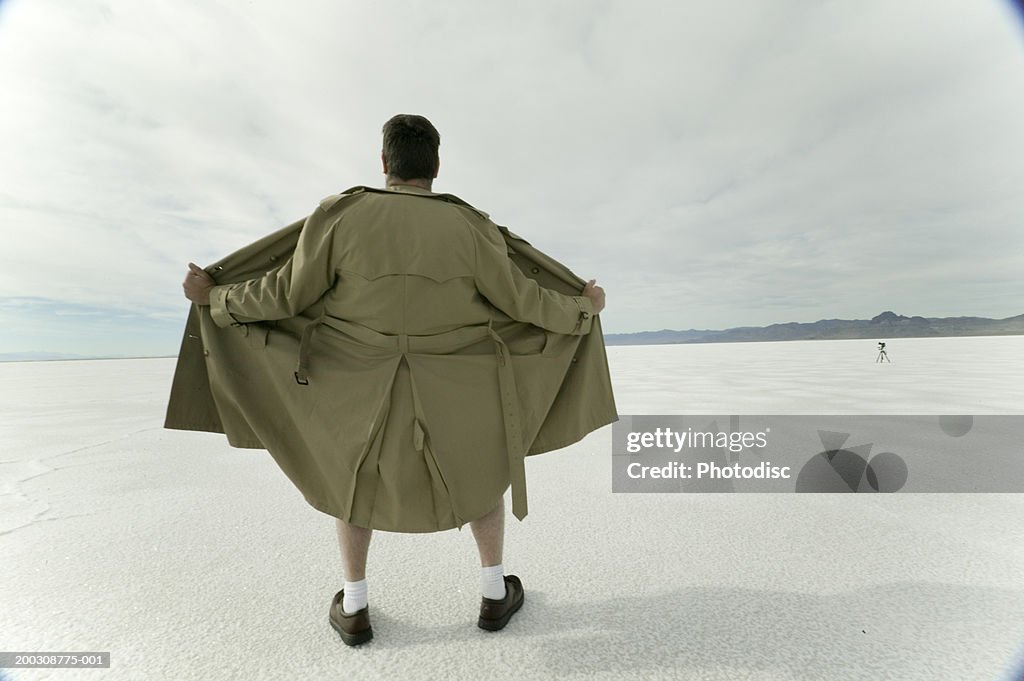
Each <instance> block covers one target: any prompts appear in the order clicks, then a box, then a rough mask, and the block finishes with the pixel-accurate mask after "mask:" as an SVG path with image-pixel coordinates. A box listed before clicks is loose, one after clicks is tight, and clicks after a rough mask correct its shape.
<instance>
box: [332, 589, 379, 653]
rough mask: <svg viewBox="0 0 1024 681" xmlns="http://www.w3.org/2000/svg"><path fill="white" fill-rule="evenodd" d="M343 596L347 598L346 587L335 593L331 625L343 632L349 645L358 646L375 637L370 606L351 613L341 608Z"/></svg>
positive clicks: (343, 636) (344, 638)
mask: <svg viewBox="0 0 1024 681" xmlns="http://www.w3.org/2000/svg"><path fill="white" fill-rule="evenodd" d="M343 598H345V590H344V589H342V590H341V591H339V592H338V593H336V594H334V600H333V601H331V610H330V612H329V613H328V619H329V620H330V622H331V626H332V627H334V630H335V631H337V632H338V633H339V634H341V640H342V641H344V642H345V643H346V644H347V645H350V646H357V645H359V644H360V643H366V642H367V641H369V640H370V639H371V638H373V629H372V628H371V627H370V606H366V607H365V608H363V609H362V610H357V611H356V612H354V613H352V614H351V615H349V614H348V613H346V612H345V611H344V610H342V609H341V600H342V599H343Z"/></svg>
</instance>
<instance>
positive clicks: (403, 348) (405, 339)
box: [398, 333, 409, 355]
mask: <svg viewBox="0 0 1024 681" xmlns="http://www.w3.org/2000/svg"><path fill="white" fill-rule="evenodd" d="M398 351H399V352H400V353H402V354H403V355H404V354H406V353H408V352H409V336H408V335H406V334H404V333H400V334H398Z"/></svg>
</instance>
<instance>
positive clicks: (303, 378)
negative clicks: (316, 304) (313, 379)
mask: <svg viewBox="0 0 1024 681" xmlns="http://www.w3.org/2000/svg"><path fill="white" fill-rule="evenodd" d="M323 320H324V315H323V314H321V315H320V316H319V317H317V318H316V319H315V320H314V321H312V322H310V323H309V324H306V327H305V328H304V329H302V337H301V338H300V339H299V359H298V362H297V363H296V365H295V382H296V383H298V384H299V385H309V344H310V341H311V340H312V339H313V332H314V331H316V327H318V326H320V324H321V323H322V322H323Z"/></svg>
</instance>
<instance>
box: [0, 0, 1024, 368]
mask: <svg viewBox="0 0 1024 681" xmlns="http://www.w3.org/2000/svg"><path fill="white" fill-rule="evenodd" d="M0 87H2V90H0V92H2V93H3V95H2V96H3V105H2V106H0V145H2V147H0V149H2V159H3V162H2V163H0V225H2V230H3V242H2V246H3V247H2V248H0V328H2V329H3V334H2V335H0V353H12V352H26V351H37V352H66V353H80V354H101V355H103V354H127V355H153V354H156V355H167V354H174V353H176V352H177V348H178V344H179V342H180V338H181V332H182V328H183V322H184V318H185V314H186V312H187V309H188V302H187V301H186V300H185V299H184V298H183V296H182V293H181V280H182V279H183V277H184V273H185V263H186V262H187V261H189V260H194V261H196V262H199V263H200V264H209V263H211V262H213V261H214V260H217V259H219V258H220V257H222V256H224V255H226V254H227V253H229V252H231V251H233V250H235V249H237V248H239V247H241V246H243V245H245V244H247V243H249V242H251V241H253V240H255V239H256V238H258V237H260V236H262V235H264V234H266V233H268V232H270V231H273V230H275V229H277V228H279V227H281V226H283V225H285V224H287V223H289V222H292V221H294V220H296V219H298V218H300V217H302V216H304V215H306V214H307V213H309V212H310V211H311V210H312V208H313V207H314V206H315V205H316V203H317V201H319V199H320V198H322V197H323V196H326V195H328V194H331V193H335V192H337V191H341V190H343V189H345V188H347V187H350V186H353V185H357V184H370V185H380V184H382V182H383V176H382V175H381V174H380V168H379V153H380V127H381V125H382V124H383V122H384V121H385V120H386V119H387V118H389V117H390V116H391V115H393V114H395V113H420V114H423V115H426V116H427V117H429V118H430V119H431V120H432V121H433V122H434V124H435V125H436V126H437V127H438V129H439V130H440V132H441V137H442V140H441V155H442V161H441V174H440V176H439V178H438V179H437V181H436V182H435V185H434V189H435V190H436V191H444V192H451V193H454V194H457V195H459V196H461V197H462V198H464V199H465V200H467V201H469V202H470V203H473V204H474V205H477V206H478V207H480V208H482V209H483V210H485V211H487V212H489V213H490V214H491V217H492V218H493V219H494V220H495V221H496V222H498V223H499V224H504V225H507V226H508V227H510V228H511V229H512V230H513V231H514V232H516V233H518V234H520V235H522V236H524V237H526V238H527V239H528V240H530V241H531V242H532V243H533V244H534V245H536V246H538V247H540V248H541V249H542V250H545V251H546V252H548V253H550V254H551V255H553V256H555V257H556V258H558V259H559V260H561V261H562V262H564V263H565V264H567V265H568V266H569V267H570V268H572V269H573V270H574V271H575V272H577V273H578V274H579V275H580V276H583V277H584V278H591V277H596V278H597V279H598V282H599V283H600V284H602V285H603V286H604V287H605V288H606V290H607V292H608V301H609V302H608V308H607V310H606V312H605V313H604V314H603V315H602V319H603V321H604V329H605V331H606V332H609V333H614V332H632V331H642V330H656V329H662V328H673V329H686V328H728V327H732V326H743V325H764V324H771V323H775V322H787V321H801V322H808V321H815V320H817V319H822V318H834V317H840V318H857V319H864V318H869V317H872V316H874V315H875V314H878V313H879V312H881V311H883V310H887V309H891V310H894V311H896V312H898V313H901V314H906V315H923V316H956V315H979V316H987V317H996V318H1002V317H1008V316H1012V315H1017V314H1021V313H1024V295H1022V286H1021V277H1020V272H1024V230H1022V229H1021V227H1022V216H1024V192H1022V191H1021V189H1020V188H1021V187H1024V126H1022V125H1021V121H1024V22H1022V21H1021V18H1020V15H1019V12H1018V11H1017V10H1015V5H1014V3H1011V2H1009V1H1008V0H991V1H988V0H957V1H945V0H898V1H893V0H861V1H858V2H852V1H849V2H839V1H838V0H833V1H819V2H812V1H810V0H806V1H797V0H757V1H754V0H747V1H740V2H730V3H722V2H717V1H716V0H690V1H688V2H669V1H663V2H655V1H642V0H641V1H635V0H631V1H625V0H622V1H563V2H547V1H532V2H515V3H507V2H482V1H480V0H475V1H468V0H458V1H451V0H445V1H444V2H439V1H436V0H435V1H433V2H405V1H402V0H397V1H395V2H389V3H377V2H346V1H336V0H316V1H312V0H309V1H303V2H293V3H283V2H280V1H279V0H252V1H248V2H245V1H242V0H222V1H219V2H214V1H212V0H173V1H171V0H167V1H164V0H109V1H99V0H76V1H75V2H62V1H59V0H0Z"/></svg>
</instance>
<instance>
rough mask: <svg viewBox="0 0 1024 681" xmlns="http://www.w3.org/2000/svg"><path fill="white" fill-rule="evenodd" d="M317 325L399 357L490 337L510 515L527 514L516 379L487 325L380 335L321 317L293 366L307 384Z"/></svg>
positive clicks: (498, 338) (305, 331) (307, 330)
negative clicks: (432, 332)
mask: <svg viewBox="0 0 1024 681" xmlns="http://www.w3.org/2000/svg"><path fill="white" fill-rule="evenodd" d="M320 324H326V325H327V326H330V327H331V328H333V329H336V330H338V331H341V332H342V333H345V334H347V335H349V336H351V337H353V338H355V339H356V340H358V341H360V342H362V343H366V344H368V345H372V346H375V347H379V348H384V349H392V350H395V351H396V352H398V353H400V354H403V355H404V354H406V353H417V354H447V353H451V352H453V351H455V350H458V349H460V348H463V347H467V346H469V345H472V344H474V343H478V342H479V341H481V340H484V339H486V338H490V339H491V340H493V341H494V347H495V361H496V365H497V369H498V387H499V391H500V392H501V409H502V419H503V420H504V423H505V448H506V450H507V453H508V472H509V480H510V482H511V486H512V513H513V515H515V517H517V518H519V519H520V520H522V519H523V518H525V517H526V514H527V504H526V462H525V453H526V448H525V446H524V445H523V435H522V432H523V431H522V420H521V417H520V414H519V400H518V397H517V392H516V377H515V372H514V371H513V369H512V358H511V356H510V354H509V351H508V346H507V345H506V344H505V341H504V339H502V337H501V336H500V335H499V334H498V332H497V331H495V330H494V328H493V327H492V326H491V322H490V321H488V322H487V324H481V325H477V326H463V327H460V328H457V329H453V330H452V331H447V332H444V333H438V334H433V335H429V336H410V335H408V334H404V333H403V334H397V335H388V334H382V333H378V332H376V331H374V330H373V329H370V328H368V327H365V326H362V325H360V324H355V323H353V322H349V321H345V320H343V319H337V318H335V317H328V316H326V315H321V316H320V317H318V318H317V319H316V320H315V321H313V322H311V323H310V324H308V325H307V326H306V327H305V328H304V329H303V330H302V337H301V338H300V340H299V357H298V362H297V365H296V367H295V380H296V381H297V382H298V383H300V384H302V385H306V384H308V383H309V352H310V346H311V341H312V338H313V332H314V331H316V329H317V327H319V326H320Z"/></svg>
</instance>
